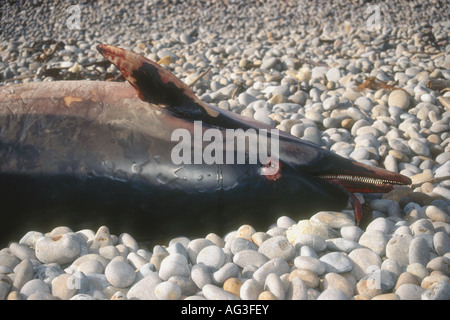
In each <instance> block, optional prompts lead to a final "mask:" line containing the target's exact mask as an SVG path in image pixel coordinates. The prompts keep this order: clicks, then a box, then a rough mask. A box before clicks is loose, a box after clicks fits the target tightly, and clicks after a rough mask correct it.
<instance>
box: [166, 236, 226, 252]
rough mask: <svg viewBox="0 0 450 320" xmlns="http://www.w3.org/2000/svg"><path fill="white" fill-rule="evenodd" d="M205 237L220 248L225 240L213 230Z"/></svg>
mask: <svg viewBox="0 0 450 320" xmlns="http://www.w3.org/2000/svg"><path fill="white" fill-rule="evenodd" d="M205 239H206V240H209V241H211V242H212V243H214V244H215V245H216V246H218V247H220V248H223V247H224V246H225V240H223V239H222V237H220V236H218V235H217V234H215V233H214V232H211V233H208V234H207V235H206V237H205ZM169 247H170V246H169ZM186 248H187V245H186ZM186 254H187V249H186ZM187 257H189V255H187Z"/></svg>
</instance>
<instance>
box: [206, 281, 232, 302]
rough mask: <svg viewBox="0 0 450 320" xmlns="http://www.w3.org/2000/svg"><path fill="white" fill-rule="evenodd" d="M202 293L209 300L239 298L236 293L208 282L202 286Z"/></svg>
mask: <svg viewBox="0 0 450 320" xmlns="http://www.w3.org/2000/svg"><path fill="white" fill-rule="evenodd" d="M202 293H203V295H204V296H205V298H206V299H208V300H238V299H239V298H238V297H236V296H235V295H234V294H232V293H230V292H228V291H225V290H224V289H222V288H219V287H217V286H215V285H212V284H206V285H205V286H203V288H202Z"/></svg>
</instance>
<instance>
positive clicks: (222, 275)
mask: <svg viewBox="0 0 450 320" xmlns="http://www.w3.org/2000/svg"><path fill="white" fill-rule="evenodd" d="M238 276H239V267H238V266H237V265H236V264H234V263H233V262H228V263H226V264H225V265H224V266H222V267H221V268H220V269H219V270H217V271H216V272H214V273H213V274H212V280H213V283H215V284H218V285H222V284H223V283H224V282H225V281H226V280H227V279H229V278H237V277H238Z"/></svg>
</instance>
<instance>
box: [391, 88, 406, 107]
mask: <svg viewBox="0 0 450 320" xmlns="http://www.w3.org/2000/svg"><path fill="white" fill-rule="evenodd" d="M409 103H410V97H409V94H408V93H407V92H406V91H404V90H394V91H392V92H391V93H390V94H389V98H388V106H389V107H398V108H400V109H402V110H406V109H408V107H409Z"/></svg>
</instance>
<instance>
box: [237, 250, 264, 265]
mask: <svg viewBox="0 0 450 320" xmlns="http://www.w3.org/2000/svg"><path fill="white" fill-rule="evenodd" d="M267 261H269V259H268V258H267V257H266V256H265V255H264V254H262V253H260V252H258V251H255V250H242V251H239V252H238V253H236V254H235V255H234V256H233V262H234V263H235V264H237V265H238V266H239V267H241V268H245V267H246V266H248V265H255V266H256V267H261V266H262V265H263V264H264V263H266V262H267Z"/></svg>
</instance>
